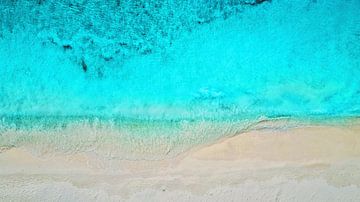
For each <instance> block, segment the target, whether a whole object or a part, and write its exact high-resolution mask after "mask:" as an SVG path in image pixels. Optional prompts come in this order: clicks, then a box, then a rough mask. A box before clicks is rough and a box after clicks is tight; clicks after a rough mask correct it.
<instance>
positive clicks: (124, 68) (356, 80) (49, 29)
mask: <svg viewBox="0 0 360 202" xmlns="http://www.w3.org/2000/svg"><path fill="white" fill-rule="evenodd" d="M245 2H251V1H241V0H239V1H228V0H218V1H195V2H194V1H163V2H157V1H150V2H146V1H121V2H120V1H114V2H111V3H106V4H105V3H103V2H98V1H95V0H90V1H81V0H77V1H67V0H62V1H47V0H45V1H44V0H41V1H28V0H17V1H10V0H0V61H1V62H0V77H1V83H0V116H1V117H2V121H1V124H2V128H3V129H2V130H1V131H8V129H7V128H12V129H14V128H15V129H16V128H18V129H19V128H24V127H25V128H26V127H27V126H29V125H30V126H34V125H35V126H37V125H39V127H40V128H44V127H45V128H46V127H50V128H54V127H55V126H56V127H66V125H67V124H68V122H70V123H77V122H79V121H80V122H82V121H84V120H85V121H86V120H92V119H94V117H95V119H96V118H99V119H101V120H105V121H106V120H112V121H115V122H116V120H119V119H121V120H123V119H124V120H127V121H129V120H130V122H131V120H136V121H139V120H140V122H141V120H144V121H149V122H151V124H153V125H154V123H155V126H154V127H155V128H157V127H156V123H158V122H157V121H160V122H161V121H167V122H169V123H172V122H173V121H174V123H175V122H176V123H177V124H178V123H180V122H181V121H195V122H196V121H200V122H201V121H204V120H206V121H210V122H211V121H224V122H236V124H235V125H237V126H238V125H239V124H238V123H239V122H242V123H244V122H246V123H251V122H256V121H259V120H263V119H271V118H274V117H288V118H290V119H294V120H302V119H304V118H305V119H312V118H315V119H316V120H319V119H324V120H326V119H329V118H334V117H343V118H348V117H357V116H359V115H360V11H359V10H360V1H358V0H349V1H341V0H330V1H329V0H327V1H325V0H317V1H314V0H305V1H303V0H302V1H300V0H296V1H285V0H273V1H271V2H264V3H262V4H259V5H251V4H248V3H245ZM29 117H32V118H29ZM47 117H48V118H47ZM53 117H57V118H53ZM67 117H77V118H76V121H71V120H72V119H71V118H67ZM64 119H65V120H67V121H66V124H64V121H61V120H64ZM19 120H20V121H19ZM29 120H30V124H29ZM44 120H48V121H44ZM69 120H70V121H69ZM228 120H229V121H228ZM152 121H155V122H152ZM50 122H52V124H49V123H50ZM118 123H119V124H117V125H121V124H122V123H123V122H121V121H120V122H118ZM54 125H55V126H54ZM175 125H176V124H175ZM200 125H201V124H200ZM240 125H241V127H240V126H238V127H237V128H239V130H241V129H242V128H246V127H247V124H240ZM216 127H218V126H211V127H208V128H207V129H206V130H204V131H206V132H204V131H202V133H204V134H205V133H209V134H210V133H211V132H210V131H214V128H216ZM160 128H161V127H160ZM175 128H176V127H174V130H176V129H175ZM224 128H226V127H224ZM0 129H1V128H0ZM141 131H142V132H141V133H139V134H141V136H143V135H144V133H145V134H146V133H150V132H148V131H149V129H148V128H147V129H144V130H141ZM155 131H158V130H155ZM180 131H182V130H180ZM234 131H238V129H236V130H232V132H231V133H226V132H224V133H222V132H221V133H220V132H219V134H218V135H215V136H216V137H219V136H224V135H229V134H233V133H234ZM159 133H162V132H159ZM194 133H197V132H194ZM176 134H178V133H176ZM196 135H197V134H194V137H195V139H196ZM155 136H156V135H155ZM170 136H172V137H174V136H176V138H180V139H181V137H180V136H179V135H170ZM3 139H4V138H3ZM5 139H6V138H5ZM205 139H206V138H205ZM210 139H211V138H210ZM3 142H9V140H8V139H7V140H6V141H5V140H3ZM15 142H16V141H15ZM200 142H201V141H200ZM7 144H8V143H7Z"/></svg>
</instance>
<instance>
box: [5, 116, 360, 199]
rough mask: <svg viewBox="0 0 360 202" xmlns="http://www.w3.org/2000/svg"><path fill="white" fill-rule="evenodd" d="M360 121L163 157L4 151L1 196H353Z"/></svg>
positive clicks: (256, 134)
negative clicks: (143, 157) (145, 157)
mask: <svg viewBox="0 0 360 202" xmlns="http://www.w3.org/2000/svg"><path fill="white" fill-rule="evenodd" d="M359 170H360V124H358V123H355V124H348V125H344V126H319V125H309V126H301V127H298V128H290V129H279V130H274V129H266V128H263V129H259V130H253V131H249V132H246V133H243V134H238V135H236V136H234V137H229V138H225V139H222V140H219V141H217V142H215V143H212V144H209V145H206V146H199V147H196V148H193V149H191V150H190V151H187V152H185V153H182V154H180V155H178V156H177V157H175V158H171V159H167V160H158V161H149V160H146V161H145V160H144V161H141V160H137V161H129V160H116V159H110V160H109V159H100V158H97V157H96V156H95V155H92V153H91V152H88V153H78V154H69V155H65V154H53V155H46V156H37V155H34V154H32V153H31V152H29V151H27V150H26V149H24V148H7V149H2V152H1V154H0V175H1V177H0V200H1V201H175V200H176V201H358V200H360V172H359Z"/></svg>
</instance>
